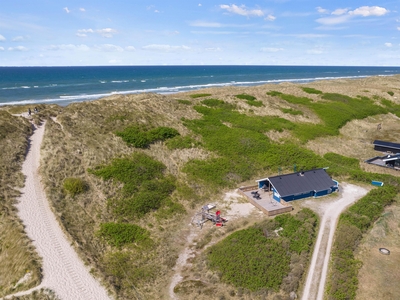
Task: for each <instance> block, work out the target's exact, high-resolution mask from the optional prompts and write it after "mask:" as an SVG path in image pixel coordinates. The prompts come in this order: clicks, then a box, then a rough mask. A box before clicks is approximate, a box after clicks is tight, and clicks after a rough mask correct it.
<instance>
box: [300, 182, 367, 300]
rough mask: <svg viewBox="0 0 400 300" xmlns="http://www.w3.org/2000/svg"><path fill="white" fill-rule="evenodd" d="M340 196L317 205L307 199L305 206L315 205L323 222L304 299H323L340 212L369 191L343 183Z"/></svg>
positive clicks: (305, 287)
mask: <svg viewBox="0 0 400 300" xmlns="http://www.w3.org/2000/svg"><path fill="white" fill-rule="evenodd" d="M340 190H341V191H340V197H339V198H337V199H335V200H334V201H332V202H328V203H324V204H322V205H319V206H317V207H316V202H314V201H311V200H307V201H306V202H305V206H310V207H313V208H314V209H316V210H317V212H318V213H319V214H320V216H321V224H320V229H319V232H318V237H317V241H316V243H315V248H314V252H313V256H312V259H311V263H310V268H309V271H308V275H307V280H306V284H305V286H304V291H303V296H302V297H301V299H303V300H315V299H317V300H323V298H324V290H325V282H326V277H327V271H328V266H329V258H330V253H331V248H332V242H333V236H334V233H335V230H336V225H337V220H338V218H339V216H340V214H341V213H342V212H343V211H344V210H345V209H346V208H347V207H348V206H350V205H351V204H353V203H354V202H356V201H357V200H358V199H360V198H361V197H363V196H364V195H365V194H366V193H367V192H368V191H367V190H366V189H364V188H362V187H359V186H356V185H352V184H348V183H342V184H341V186H340Z"/></svg>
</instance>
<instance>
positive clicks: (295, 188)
mask: <svg viewBox="0 0 400 300" xmlns="http://www.w3.org/2000/svg"><path fill="white" fill-rule="evenodd" d="M268 179H269V181H270V182H271V183H272V185H273V186H274V187H275V189H276V191H277V192H278V193H279V195H281V197H286V196H290V195H299V194H303V193H308V192H310V191H316V192H319V191H324V190H328V189H329V188H331V187H332V186H335V185H336V183H335V182H334V181H333V180H332V178H331V177H330V176H329V175H328V173H326V171H325V170H324V169H315V170H310V171H304V172H296V173H291V174H285V175H278V176H274V177H269V178H268Z"/></svg>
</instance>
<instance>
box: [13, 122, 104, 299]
mask: <svg viewBox="0 0 400 300" xmlns="http://www.w3.org/2000/svg"><path fill="white" fill-rule="evenodd" d="M44 128H45V126H44V125H42V126H40V127H37V128H35V131H34V133H33V135H32V136H31V139H30V148H29V151H28V154H27V157H26V160H25V162H24V164H23V166H22V172H23V174H24V175H25V176H26V181H25V187H24V188H23V189H22V190H21V192H22V194H21V197H20V199H19V201H18V204H17V208H18V211H19V212H18V215H19V217H20V218H21V220H22V221H23V224H24V225H25V230H26V232H27V235H28V236H29V238H30V239H32V241H33V245H34V246H35V247H36V249H37V251H38V253H39V255H40V256H41V257H42V259H43V266H42V267H43V280H42V283H41V284H40V285H39V286H37V287H36V288H33V289H31V290H29V291H24V292H20V293H17V294H14V296H20V295H24V294H29V293H30V292H32V291H33V290H37V289H40V288H49V289H51V290H53V291H54V292H55V293H56V294H57V296H58V297H60V298H61V299H66V300H70V299H85V300H87V299H110V297H109V296H108V295H107V291H106V289H105V288H104V287H102V286H101V285H100V284H99V282H97V281H96V280H95V279H94V278H93V277H92V276H91V275H90V273H89V270H88V269H87V268H86V267H85V266H84V264H83V262H82V261H81V260H80V258H79V257H78V255H77V253H76V252H75V250H74V249H73V247H72V246H71V245H70V242H69V241H68V239H67V237H66V236H65V234H64V233H63V231H62V229H61V228H60V225H59V224H58V222H57V220H56V218H55V216H54V215H53V213H52V211H51V209H50V206H49V203H48V201H47V199H46V196H45V193H44V191H43V187H42V185H41V183H40V177H39V173H38V168H39V161H40V145H41V143H42V139H43V135H44Z"/></svg>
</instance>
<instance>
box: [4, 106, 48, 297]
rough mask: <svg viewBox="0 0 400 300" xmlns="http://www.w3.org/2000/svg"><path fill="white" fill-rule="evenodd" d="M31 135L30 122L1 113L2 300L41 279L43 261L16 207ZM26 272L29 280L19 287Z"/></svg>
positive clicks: (22, 182)
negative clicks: (30, 239)
mask: <svg viewBox="0 0 400 300" xmlns="http://www.w3.org/2000/svg"><path fill="white" fill-rule="evenodd" d="M31 133H32V129H31V126H30V124H29V122H28V121H27V120H25V119H23V118H20V117H14V116H12V115H11V114H9V113H8V112H6V111H4V110H0V153H1V156H0V169H1V172H0V195H1V196H0V227H1V230H0V297H2V296H5V295H7V294H10V293H13V292H17V291H20V290H26V289H29V288H31V287H34V286H36V285H37V284H39V282H40V278H41V274H40V265H41V260H40V258H39V257H38V255H37V253H36V252H35V250H34V248H33V246H32V245H31V243H30V241H29V239H28V238H27V236H26V235H25V232H24V228H23V225H22V224H21V222H20V220H19V219H18V217H17V214H16V209H15V208H14V206H13V204H14V202H15V200H16V198H17V197H18V196H19V191H18V188H21V187H23V185H24V177H23V175H22V173H21V166H22V163H23V161H24V158H25V155H26V149H27V147H28V136H29V135H30V134H31ZM27 273H29V274H30V276H29V277H28V278H29V279H28V280H26V281H25V282H23V283H21V284H19V285H16V283H17V282H18V281H19V280H20V279H21V278H23V277H24V275H25V274H27Z"/></svg>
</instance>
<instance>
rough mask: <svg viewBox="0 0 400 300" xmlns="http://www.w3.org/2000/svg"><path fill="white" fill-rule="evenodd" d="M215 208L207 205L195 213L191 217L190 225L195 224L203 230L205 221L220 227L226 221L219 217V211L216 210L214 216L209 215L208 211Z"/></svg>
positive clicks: (212, 205)
mask: <svg viewBox="0 0 400 300" xmlns="http://www.w3.org/2000/svg"><path fill="white" fill-rule="evenodd" d="M213 208H215V205H214V204H207V205H204V206H203V207H202V208H201V212H198V213H196V215H195V216H194V217H193V220H192V223H194V224H196V225H197V226H199V227H200V228H203V224H204V223H205V222H207V221H211V222H213V223H214V225H215V226H217V227H222V226H224V224H225V223H226V222H228V220H227V219H225V218H223V217H221V211H219V210H217V211H216V213H215V214H213V213H210V210H211V209H213Z"/></svg>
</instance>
